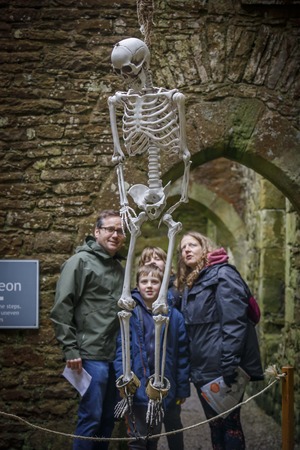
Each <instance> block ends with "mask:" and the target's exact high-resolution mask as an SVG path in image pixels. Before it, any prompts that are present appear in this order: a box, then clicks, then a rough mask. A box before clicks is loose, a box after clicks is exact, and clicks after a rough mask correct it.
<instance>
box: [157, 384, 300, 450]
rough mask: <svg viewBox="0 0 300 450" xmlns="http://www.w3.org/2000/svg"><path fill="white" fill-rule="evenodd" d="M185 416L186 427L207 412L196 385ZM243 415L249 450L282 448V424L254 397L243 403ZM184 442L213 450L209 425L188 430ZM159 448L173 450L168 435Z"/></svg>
mask: <svg viewBox="0 0 300 450" xmlns="http://www.w3.org/2000/svg"><path fill="white" fill-rule="evenodd" d="M181 417H182V422H183V426H184V427H188V426H191V425H194V424H197V423H199V422H202V421H204V420H205V415H204V413H203V410H202V407H201V404H200V401H199V399H198V396H197V393H196V391H195V388H194V387H192V395H191V397H190V398H188V399H187V400H186V402H185V403H184V405H183V406H182V413H181ZM241 417H242V424H243V430H244V434H245V439H246V448H247V450H281V449H282V443H281V426H280V425H278V424H277V423H276V422H275V421H274V419H273V418H272V417H270V416H267V415H266V414H265V413H264V412H263V411H262V410H261V409H260V408H259V407H258V406H257V405H256V403H255V401H254V400H251V401H249V402H248V403H247V404H246V405H243V407H242V413H241ZM184 444H185V450H211V449H212V446H211V441H210V432H209V425H208V424H204V425H200V426H197V427H195V428H192V429H189V430H187V431H185V432H184ZM158 450H169V448H168V444H167V438H166V437H165V436H163V437H162V438H161V439H160V440H159V444H158ZM171 450H172V449H171ZM294 450H300V446H299V445H296V446H295V447H294Z"/></svg>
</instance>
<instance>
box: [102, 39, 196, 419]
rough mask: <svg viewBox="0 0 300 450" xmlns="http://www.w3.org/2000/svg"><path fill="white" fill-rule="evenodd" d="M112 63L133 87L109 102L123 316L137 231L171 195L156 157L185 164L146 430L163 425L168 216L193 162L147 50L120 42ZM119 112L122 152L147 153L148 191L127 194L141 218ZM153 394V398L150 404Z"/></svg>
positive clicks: (127, 376) (159, 311)
mask: <svg viewBox="0 0 300 450" xmlns="http://www.w3.org/2000/svg"><path fill="white" fill-rule="evenodd" d="M111 59H112V64H113V68H114V70H115V72H116V73H119V74H120V75H122V77H123V78H124V80H125V81H126V82H129V83H130V85H131V88H130V89H129V90H128V92H116V94H115V95H114V96H112V97H110V98H109V101H108V103H109V111H110V121H111V129H112V136H113V142H114V153H113V157H112V161H113V162H114V163H115V164H117V176H118V186H119V194H120V205H121V209H120V212H121V215H122V218H123V221H124V223H125V224H126V227H127V228H128V230H129V232H130V235H131V236H130V244H129V250H128V256H127V263H126V267H125V279H124V285H123V291H122V295H121V298H120V300H119V306H120V307H121V308H123V309H124V310H127V311H132V309H133V308H134V307H135V302H134V300H133V299H132V297H131V290H130V277H131V273H132V265H133V259H134V249H135V245H136V239H137V238H138V236H139V235H140V234H141V226H142V224H143V223H144V222H145V221H147V220H154V219H157V218H159V217H161V215H162V214H163V211H164V209H165V206H166V201H167V197H168V193H169V189H170V182H169V183H168V184H167V185H166V186H164V187H163V185H162V180H161V172H160V152H161V151H163V152H168V153H170V152H172V153H175V154H177V155H178V157H179V158H180V159H182V160H183V163H184V174H183V182H182V186H181V197H180V200H179V201H178V202H177V203H175V204H174V205H173V206H171V207H170V208H169V209H168V210H167V211H166V212H165V213H164V214H163V215H162V218H161V221H162V222H163V223H164V224H165V225H166V226H167V227H168V238H169V246H168V253H167V260H166V266H165V271H164V277H163V281H162V285H161V289H160V292H159V296H158V299H157V300H156V301H155V302H154V303H153V309H152V312H153V315H154V320H155V333H156V339H155V342H156V345H155V361H156V363H155V373H154V376H153V377H150V379H149V383H148V385H149V386H150V387H149V392H151V394H150V397H149V408H148V414H147V417H148V422H149V424H153V423H155V422H156V421H157V420H161V415H162V411H161V401H162V398H163V397H164V396H165V395H166V393H167V391H168V380H166V379H165V377H164V359H165V358H164V356H163V357H162V360H161V363H160V356H159V355H160V350H161V349H160V333H161V327H162V323H165V329H164V346H163V355H165V345H166V336H167V321H168V319H167V317H164V316H163V315H165V314H167V312H168V305H167V291H168V284H169V278H170V274H171V265H172V255H173V250H174V245H175V236H176V234H177V233H178V232H179V231H180V230H181V223H180V222H174V221H173V219H172V216H171V214H172V212H173V211H174V210H175V209H176V208H177V207H178V206H179V205H180V204H181V203H182V202H187V201H188V195H187V188H188V180H189V169H190V164H191V162H190V153H189V151H188V148H187V144H186V134H185V115H184V101H185V97H184V95H183V94H181V93H180V92H178V91H177V89H172V90H167V89H164V88H157V87H154V86H153V85H152V77H151V73H150V69H149V66H150V52H149V49H148V47H147V46H146V44H145V43H144V42H143V41H141V40H140V39H136V38H129V39H124V40H122V41H120V42H119V43H118V44H116V46H115V47H114V49H113V51H112V56H111ZM120 106H121V107H123V119H122V121H123V125H122V131H123V140H124V147H125V149H126V152H127V154H128V156H129V157H134V156H135V155H141V154H144V153H146V152H147V153H148V185H147V186H146V185H142V184H136V185H133V186H131V188H130V189H129V190H128V194H129V195H130V196H131V198H132V199H133V201H134V203H135V205H136V206H137V207H138V208H139V209H141V210H142V211H141V212H140V213H139V214H137V213H136V212H135V211H134V210H133V209H132V208H131V207H130V206H129V202H128V198H127V193H126V189H125V181H124V173H123V163H124V161H125V154H124V152H123V151H122V149H121V145H120V141H119V135H118V128H117V119H116V109H117V107H120ZM128 317H129V316H128V315H126V314H123V312H120V313H119V319H120V324H121V330H122V339H123V341H124V342H123V349H122V350H123V371H124V374H123V376H122V378H121V381H122V383H123V382H125V383H130V382H131V381H132V380H134V374H133V373H132V372H131V370H130V354H129V318H128ZM131 384H132V383H131ZM133 384H134V383H133ZM122 387H123V385H122ZM156 391H157V392H156ZM153 393H154V397H155V398H151V395H152V394H153Z"/></svg>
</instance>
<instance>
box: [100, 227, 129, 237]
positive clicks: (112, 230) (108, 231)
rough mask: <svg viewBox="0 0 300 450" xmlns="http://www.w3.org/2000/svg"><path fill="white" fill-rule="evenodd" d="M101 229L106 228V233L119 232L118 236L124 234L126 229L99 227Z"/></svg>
mask: <svg viewBox="0 0 300 450" xmlns="http://www.w3.org/2000/svg"><path fill="white" fill-rule="evenodd" d="M99 228H101V230H105V231H106V233H109V234H114V233H115V232H116V233H117V235H118V236H124V234H125V233H124V231H123V229H122V228H115V227H99Z"/></svg>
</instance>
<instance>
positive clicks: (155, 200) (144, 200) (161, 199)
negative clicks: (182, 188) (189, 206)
mask: <svg viewBox="0 0 300 450" xmlns="http://www.w3.org/2000/svg"><path fill="white" fill-rule="evenodd" d="M170 183H171V182H170V181H169V183H168V184H167V185H166V186H165V187H164V188H162V187H159V188H149V187H148V186H145V185H143V184H135V185H133V186H131V188H130V189H129V191H128V194H129V195H130V196H131V198H132V199H133V201H134V203H135V204H136V205H137V206H138V207H139V208H140V209H143V210H144V211H147V209H149V208H150V209H151V210H152V209H156V208H157V209H162V206H163V207H164V206H165V204H166V200H167V197H168V194H169V191H170V187H171V186H170Z"/></svg>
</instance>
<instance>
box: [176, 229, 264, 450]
mask: <svg viewBox="0 0 300 450" xmlns="http://www.w3.org/2000/svg"><path fill="white" fill-rule="evenodd" d="M178 250H179V262H178V272H177V277H176V280H175V286H176V287H177V288H178V289H179V290H180V291H182V293H183V295H182V311H183V314H184V317H185V323H186V327H187V332H188V336H189V341H190V358H191V360H190V362H191V380H192V382H193V383H194V385H195V387H196V389H197V392H198V395H199V398H200V401H201V403H202V406H203V409H204V412H205V414H206V417H207V418H211V417H214V416H216V415H217V413H216V412H215V411H214V410H213V409H212V408H211V406H210V405H209V404H208V403H207V401H206V400H205V399H204V398H203V396H202V395H201V387H203V386H204V385H205V384H207V383H208V382H211V381H213V380H214V379H216V378H218V377H220V376H223V379H224V382H225V383H226V385H228V386H229V387H231V385H232V383H234V382H235V380H236V377H237V368H238V367H241V368H242V369H243V370H244V371H245V372H246V373H247V374H248V376H249V377H250V380H253V381H254V380H262V379H263V371H262V367H261V360H260V353H259V346H258V341H257V336H256V331H255V329H254V325H253V323H252V322H251V320H250V319H249V317H248V303H249V296H250V295H251V294H250V291H249V288H248V286H247V285H246V283H245V282H244V280H243V279H242V278H241V276H240V274H239V273H238V271H237V270H236V269H235V267H234V266H231V265H230V264H228V262H227V261H228V255H227V253H226V252H225V250H224V249H222V248H221V249H214V245H213V244H212V242H211V241H210V240H209V239H208V238H206V237H205V236H203V235H201V234H200V233H197V232H194V231H191V232H189V233H187V234H185V235H184V236H183V238H182V239H181V242H180V244H179V249H178ZM209 425H210V429H211V439H212V445H213V448H214V449H215V450H221V449H224V450H229V449H230V450H233V449H239V450H241V449H244V448H245V440H244V434H243V430H242V426H241V422H240V408H237V409H235V410H234V411H232V412H231V413H230V414H229V415H227V416H226V417H225V418H218V419H216V420H213V421H211V422H209Z"/></svg>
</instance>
